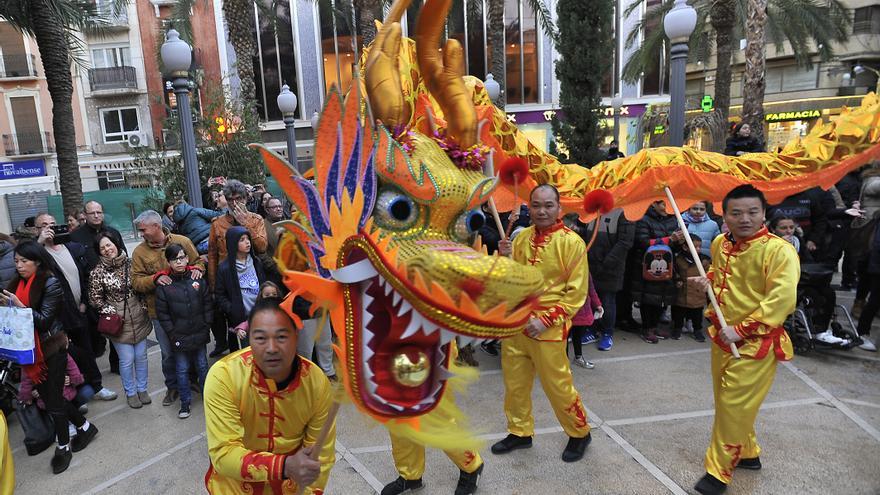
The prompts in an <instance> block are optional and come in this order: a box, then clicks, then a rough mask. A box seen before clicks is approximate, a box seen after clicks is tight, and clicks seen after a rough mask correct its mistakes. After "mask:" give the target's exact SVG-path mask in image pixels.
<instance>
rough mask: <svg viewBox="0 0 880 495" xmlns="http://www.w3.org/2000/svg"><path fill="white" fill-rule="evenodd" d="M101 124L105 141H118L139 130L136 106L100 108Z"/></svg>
mask: <svg viewBox="0 0 880 495" xmlns="http://www.w3.org/2000/svg"><path fill="white" fill-rule="evenodd" d="M101 124H102V127H103V131H104V142H105V143H119V142H123V141H126V140H128V136H130V135H132V134H136V133H137V132H138V131H140V122H139V121H138V111H137V108H112V109H107V110H101Z"/></svg>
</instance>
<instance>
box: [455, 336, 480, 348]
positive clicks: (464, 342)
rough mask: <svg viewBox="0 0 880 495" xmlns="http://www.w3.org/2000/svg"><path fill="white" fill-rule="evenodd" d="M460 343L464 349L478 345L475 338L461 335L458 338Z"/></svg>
mask: <svg viewBox="0 0 880 495" xmlns="http://www.w3.org/2000/svg"><path fill="white" fill-rule="evenodd" d="M458 343H459V344H460V345H461V346H462V347H466V346H469V345H471V344H476V343H477V339H476V338H475V337H465V336H464V335H459V336H458Z"/></svg>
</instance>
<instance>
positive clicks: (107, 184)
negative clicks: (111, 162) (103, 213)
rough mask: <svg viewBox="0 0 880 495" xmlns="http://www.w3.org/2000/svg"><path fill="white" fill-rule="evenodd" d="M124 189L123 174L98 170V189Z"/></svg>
mask: <svg viewBox="0 0 880 495" xmlns="http://www.w3.org/2000/svg"><path fill="white" fill-rule="evenodd" d="M123 187H125V173H124V172H123V171H121V170H99V171H98V189H100V190H101V191H106V190H107V189H120V188H123Z"/></svg>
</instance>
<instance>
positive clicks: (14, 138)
mask: <svg viewBox="0 0 880 495" xmlns="http://www.w3.org/2000/svg"><path fill="white" fill-rule="evenodd" d="M3 148H4V149H5V150H6V156H14V155H39V154H42V153H54V152H55V143H54V142H53V141H52V133H51V132H19V133H17V134H4V135H3Z"/></svg>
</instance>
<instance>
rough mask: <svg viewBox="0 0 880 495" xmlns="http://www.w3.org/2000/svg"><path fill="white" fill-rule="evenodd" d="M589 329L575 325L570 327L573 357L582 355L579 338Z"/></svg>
mask: <svg viewBox="0 0 880 495" xmlns="http://www.w3.org/2000/svg"><path fill="white" fill-rule="evenodd" d="M589 328H590V327H588V326H586V325H575V326H573V327H571V347H572V349H574V355H575V356H582V355H583V344H581V338H582V337H583V336H584V334H585V333H587V330H588V329H589Z"/></svg>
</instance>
